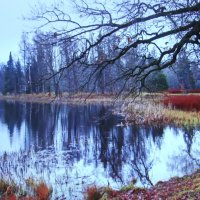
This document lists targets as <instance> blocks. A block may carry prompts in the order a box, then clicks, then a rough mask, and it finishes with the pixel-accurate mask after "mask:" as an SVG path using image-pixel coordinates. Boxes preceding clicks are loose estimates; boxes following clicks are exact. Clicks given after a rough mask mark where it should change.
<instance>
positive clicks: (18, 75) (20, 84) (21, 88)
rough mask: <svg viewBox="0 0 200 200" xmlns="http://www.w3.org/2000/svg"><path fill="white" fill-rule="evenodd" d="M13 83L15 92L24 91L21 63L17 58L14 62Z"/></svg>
mask: <svg viewBox="0 0 200 200" xmlns="http://www.w3.org/2000/svg"><path fill="white" fill-rule="evenodd" d="M15 68H16V70H15V72H16V73H15V81H16V82H15V85H16V93H21V92H24V84H25V83H24V74H23V72H22V68H21V63H20V61H19V60H18V61H17V62H16V64H15Z"/></svg>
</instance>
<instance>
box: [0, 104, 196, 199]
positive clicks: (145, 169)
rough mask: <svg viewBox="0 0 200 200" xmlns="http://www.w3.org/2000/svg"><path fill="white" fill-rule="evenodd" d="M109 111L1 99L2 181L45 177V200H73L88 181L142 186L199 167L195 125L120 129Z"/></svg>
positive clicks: (119, 185)
mask: <svg viewBox="0 0 200 200" xmlns="http://www.w3.org/2000/svg"><path fill="white" fill-rule="evenodd" d="M111 109H112V108H111V107H109V106H103V105H50V104H36V103H8V102H3V101H0V176H1V178H2V177H5V178H7V179H9V180H15V181H16V182H18V184H21V185H24V184H25V180H26V179H28V178H34V179H35V180H36V181H39V180H45V182H46V183H48V184H49V185H52V187H53V189H54V190H53V191H54V192H53V197H52V199H56V198H57V199H72V200H73V199H82V198H83V196H82V192H83V191H84V190H85V188H86V187H87V186H88V185H91V184H96V185H98V186H102V185H103V186H107V185H110V186H112V187H114V188H119V187H121V186H122V185H123V184H127V183H128V182H130V181H131V180H132V179H133V178H135V179H137V184H138V185H139V186H145V187H146V186H150V185H151V184H155V183H156V182H157V181H159V180H168V179H169V178H170V177H172V176H181V175H184V174H189V173H191V172H193V171H195V170H196V169H199V168H200V149H199V146H200V128H196V129H194V128H176V127H169V126H166V127H149V126H129V127H125V126H120V124H121V121H123V119H122V118H121V117H119V116H115V115H112V114H111ZM5 152H6V153H5ZM63 194H64V196H63Z"/></svg>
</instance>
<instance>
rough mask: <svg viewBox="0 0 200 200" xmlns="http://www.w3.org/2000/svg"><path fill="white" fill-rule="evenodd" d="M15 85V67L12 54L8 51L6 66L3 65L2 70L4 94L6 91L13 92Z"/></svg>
mask: <svg viewBox="0 0 200 200" xmlns="http://www.w3.org/2000/svg"><path fill="white" fill-rule="evenodd" d="M15 92H16V85H15V68H14V63H13V58H12V54H11V52H10V55H9V60H8V62H7V66H5V71H4V91H3V93H4V94H7V93H10V94H12V93H15Z"/></svg>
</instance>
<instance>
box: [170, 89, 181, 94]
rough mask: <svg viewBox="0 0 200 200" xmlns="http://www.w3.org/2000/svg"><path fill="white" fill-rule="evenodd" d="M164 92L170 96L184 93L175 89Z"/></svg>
mask: <svg viewBox="0 0 200 200" xmlns="http://www.w3.org/2000/svg"><path fill="white" fill-rule="evenodd" d="M166 92H167V93H170V94H181V93H184V90H182V89H176V88H170V89H168V90H167V91H166Z"/></svg>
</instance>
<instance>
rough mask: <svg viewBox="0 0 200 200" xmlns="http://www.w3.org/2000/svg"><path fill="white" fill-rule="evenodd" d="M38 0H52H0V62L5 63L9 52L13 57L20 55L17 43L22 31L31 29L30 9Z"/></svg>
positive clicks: (46, 0) (47, 2)
mask: <svg viewBox="0 0 200 200" xmlns="http://www.w3.org/2000/svg"><path fill="white" fill-rule="evenodd" d="M38 2H40V3H42V2H45V3H46V4H51V3H52V0H40V1H38V0H0V29H1V32H0V63H6V62H7V61H8V58H9V54H10V52H12V55H13V57H14V58H15V59H18V58H19V57H20V53H19V51H20V48H19V43H20V41H21V36H22V32H29V31H33V27H34V26H32V24H33V22H31V21H29V20H24V19H23V18H24V17H27V18H28V17H30V15H31V10H32V9H33V8H34V7H36V6H37V5H38Z"/></svg>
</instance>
